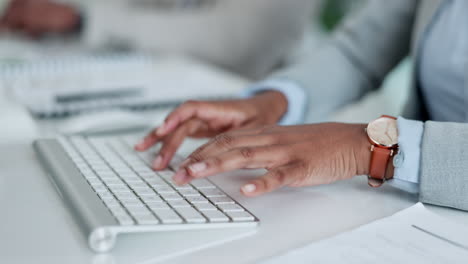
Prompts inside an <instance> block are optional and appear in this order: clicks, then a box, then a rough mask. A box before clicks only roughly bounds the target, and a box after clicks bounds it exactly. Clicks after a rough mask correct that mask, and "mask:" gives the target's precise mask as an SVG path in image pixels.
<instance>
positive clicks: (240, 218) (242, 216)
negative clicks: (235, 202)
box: [226, 211, 255, 222]
mask: <svg viewBox="0 0 468 264" xmlns="http://www.w3.org/2000/svg"><path fill="white" fill-rule="evenodd" d="M226 214H227V215H228V216H229V217H231V219H232V221H234V222H244V221H253V220H254V219H255V218H254V217H253V216H252V215H251V214H249V213H248V212H246V211H243V212H226Z"/></svg>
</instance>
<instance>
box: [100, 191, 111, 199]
mask: <svg viewBox="0 0 468 264" xmlns="http://www.w3.org/2000/svg"><path fill="white" fill-rule="evenodd" d="M98 195H99V197H101V199H106V198H114V196H113V195H112V193H110V192H102V193H98Z"/></svg>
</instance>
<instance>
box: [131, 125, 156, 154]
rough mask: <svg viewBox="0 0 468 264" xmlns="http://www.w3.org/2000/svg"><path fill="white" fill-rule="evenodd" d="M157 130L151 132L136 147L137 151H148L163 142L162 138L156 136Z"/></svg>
mask: <svg viewBox="0 0 468 264" xmlns="http://www.w3.org/2000/svg"><path fill="white" fill-rule="evenodd" d="M156 129H157V128H156ZM156 129H153V130H151V132H149V133H148V134H147V135H146V136H145V137H144V138H143V140H142V141H140V142H139V143H138V144H136V145H135V147H134V148H135V150H136V151H146V150H148V149H149V148H150V147H152V146H154V145H155V144H156V143H158V142H159V141H160V140H161V137H158V136H156Z"/></svg>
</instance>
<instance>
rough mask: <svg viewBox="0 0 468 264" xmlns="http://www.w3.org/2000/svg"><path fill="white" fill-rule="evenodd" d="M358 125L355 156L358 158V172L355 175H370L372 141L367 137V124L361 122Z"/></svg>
mask: <svg viewBox="0 0 468 264" xmlns="http://www.w3.org/2000/svg"><path fill="white" fill-rule="evenodd" d="M356 126H357V135H356V140H355V143H356V146H355V152H354V156H355V158H356V161H355V162H356V173H355V175H368V174H369V167H370V160H371V155H372V153H371V143H370V142H369V139H368V138H367V133H366V130H365V129H366V127H367V125H366V124H359V125H356Z"/></svg>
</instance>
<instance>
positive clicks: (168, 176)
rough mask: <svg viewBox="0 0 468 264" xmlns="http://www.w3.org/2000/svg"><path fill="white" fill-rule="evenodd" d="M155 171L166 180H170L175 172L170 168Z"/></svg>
mask: <svg viewBox="0 0 468 264" xmlns="http://www.w3.org/2000/svg"><path fill="white" fill-rule="evenodd" d="M157 173H158V174H159V176H161V177H162V178H163V179H166V180H171V179H172V176H174V174H175V173H174V172H173V171H171V170H162V171H158V172H157Z"/></svg>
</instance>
